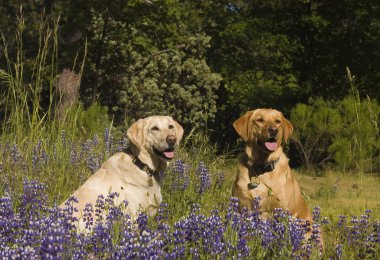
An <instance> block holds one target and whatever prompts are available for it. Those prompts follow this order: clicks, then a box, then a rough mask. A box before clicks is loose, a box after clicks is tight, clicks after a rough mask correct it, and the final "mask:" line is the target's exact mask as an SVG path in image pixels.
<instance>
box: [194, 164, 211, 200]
mask: <svg viewBox="0 0 380 260" xmlns="http://www.w3.org/2000/svg"><path fill="white" fill-rule="evenodd" d="M197 173H198V174H199V178H200V183H199V186H198V192H199V193H200V194H203V193H204V192H206V190H207V189H208V188H210V186H211V176H210V173H209V171H208V169H207V168H206V166H205V165H204V163H203V162H200V163H199V165H198V169H197Z"/></svg>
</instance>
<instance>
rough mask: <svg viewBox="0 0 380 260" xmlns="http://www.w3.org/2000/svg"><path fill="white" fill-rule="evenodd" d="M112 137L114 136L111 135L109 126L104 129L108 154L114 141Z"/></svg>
mask: <svg viewBox="0 0 380 260" xmlns="http://www.w3.org/2000/svg"><path fill="white" fill-rule="evenodd" d="M111 138H112V137H111V132H110V129H109V128H108V127H107V128H106V129H105V130H104V145H105V147H106V154H109V153H110V152H111V142H112V139H111Z"/></svg>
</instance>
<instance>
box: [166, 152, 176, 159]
mask: <svg viewBox="0 0 380 260" xmlns="http://www.w3.org/2000/svg"><path fill="white" fill-rule="evenodd" d="M164 154H165V156H166V158H169V159H172V158H173V157H174V152H164Z"/></svg>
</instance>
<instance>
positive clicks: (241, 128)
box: [233, 111, 253, 142]
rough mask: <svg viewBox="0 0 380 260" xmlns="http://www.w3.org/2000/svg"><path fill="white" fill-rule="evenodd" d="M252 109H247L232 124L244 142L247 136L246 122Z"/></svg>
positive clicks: (247, 122)
mask: <svg viewBox="0 0 380 260" xmlns="http://www.w3.org/2000/svg"><path fill="white" fill-rule="evenodd" d="M252 114H253V111H248V112H247V113H245V115H244V116H242V117H240V118H238V119H236V120H235V122H234V123H233V126H234V128H235V130H236V132H237V133H238V134H239V135H240V137H241V138H242V139H243V140H244V141H245V142H246V141H248V138H249V131H248V124H249V119H250V118H251V116H252Z"/></svg>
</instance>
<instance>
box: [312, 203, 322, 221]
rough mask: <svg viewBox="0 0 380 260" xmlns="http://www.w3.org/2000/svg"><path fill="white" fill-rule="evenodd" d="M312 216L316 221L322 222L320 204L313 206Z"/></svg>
mask: <svg viewBox="0 0 380 260" xmlns="http://www.w3.org/2000/svg"><path fill="white" fill-rule="evenodd" d="M312 216H313V221H314V223H320V222H321V208H320V207H319V206H314V207H313V211H312Z"/></svg>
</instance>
